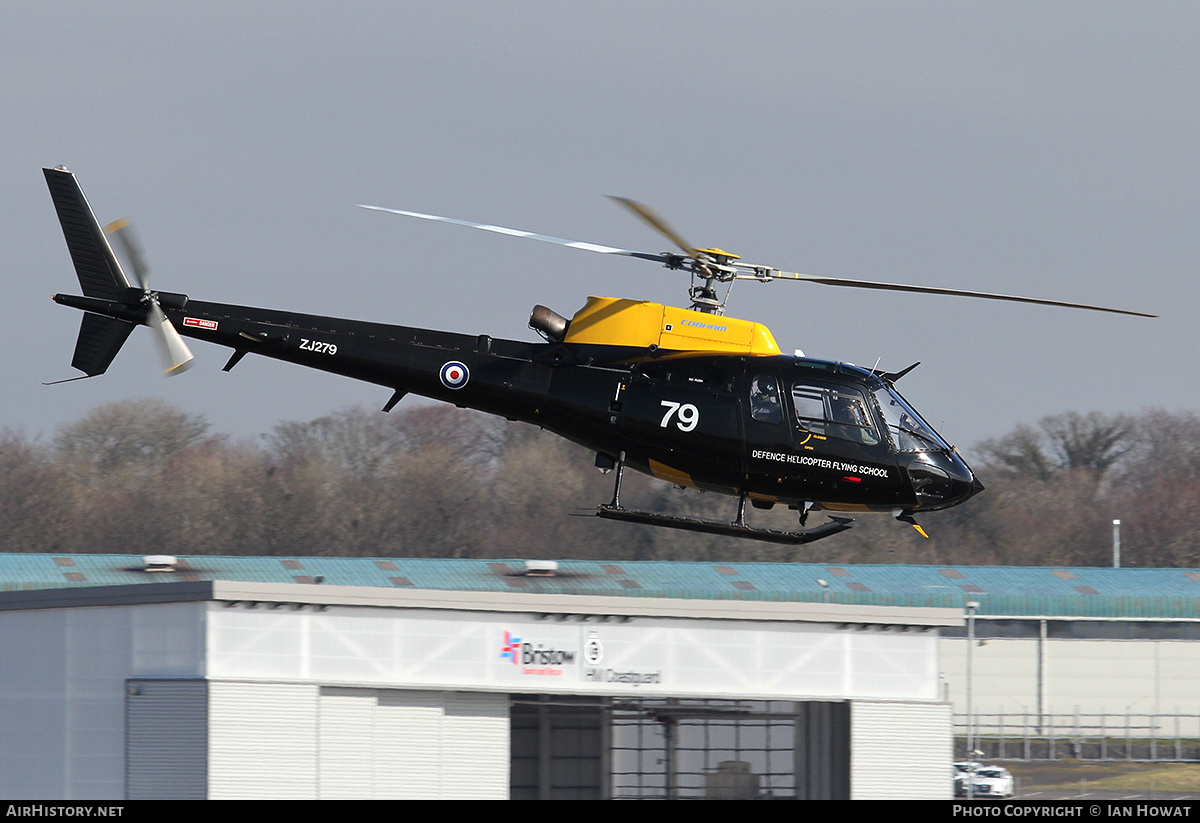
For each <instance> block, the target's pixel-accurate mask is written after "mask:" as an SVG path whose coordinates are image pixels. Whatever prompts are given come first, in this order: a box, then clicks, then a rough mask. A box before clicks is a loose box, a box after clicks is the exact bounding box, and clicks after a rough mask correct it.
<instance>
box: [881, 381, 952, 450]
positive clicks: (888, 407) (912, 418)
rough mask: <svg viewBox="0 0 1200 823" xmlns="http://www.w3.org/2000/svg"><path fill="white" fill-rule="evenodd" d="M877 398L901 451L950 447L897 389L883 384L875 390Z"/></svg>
mask: <svg viewBox="0 0 1200 823" xmlns="http://www.w3.org/2000/svg"><path fill="white" fill-rule="evenodd" d="M875 399H876V400H877V401H878V402H879V408H880V410H881V411H882V412H883V419H884V421H885V422H886V423H887V429H888V433H889V434H890V435H891V436H892V440H893V441H894V442H895V444H896V448H897V449H898V450H899V451H902V452H920V451H931V450H933V449H949V448H950V444H948V443H947V442H946V441H945V440H943V439H942V438H941V437H939V436H938V433H937V432H935V431H934V430H933V428H932V427H930V425H929V424H928V423H926V422H925V421H924V420H922V419H921V415H919V414H917V412H916V411H915V410H914V409H913V407H912V406H910V405H908V403H907V402H905V400H904V398H903V397H901V396H900V395H899V394H897V393H896V390H895V389H892V388H891V387H889V386H881V387H880V388H878V389H876V390H875Z"/></svg>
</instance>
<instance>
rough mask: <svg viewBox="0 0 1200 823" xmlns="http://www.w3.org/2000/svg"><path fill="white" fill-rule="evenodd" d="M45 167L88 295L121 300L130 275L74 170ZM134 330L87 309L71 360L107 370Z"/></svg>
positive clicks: (92, 372)
mask: <svg viewBox="0 0 1200 823" xmlns="http://www.w3.org/2000/svg"><path fill="white" fill-rule="evenodd" d="M42 171H43V172H45V174H46V185H48V186H49V187H50V197H51V198H52V199H53V200H54V208H55V210H56V211H57V212H58V221H59V222H60V223H61V224H62V229H63V235H64V236H65V237H66V239H67V249H68V251H70V253H71V262H72V263H74V264H75V273H76V275H78V277H79V285H80V287H81V288H82V289H83V293H84V295H85V296H86V297H95V298H98V299H101V300H119V299H120V298H121V296H122V293H123V292H126V290H127V289H129V288H131V286H130V283H129V278H128V277H126V276H125V272H124V271H122V269H121V264H120V263H118V262H117V257H116V255H115V254H113V250H112V246H110V245H109V243H108V238H107V237H105V235H104V230H103V229H102V228H100V223H99V221H97V220H96V215H95V214H94V213H93V212H92V207H91V206H89V205H88V201H87V198H86V197H84V196H83V189H81V188H80V187H79V182H78V181H77V180H76V179H75V175H73V174H71V172H69V171H67V170H66V169H65V168H62V167H61V166H60V167H59V168H57V169H42ZM132 331H133V324H132V323H129V322H127V321H125V320H120V319H117V318H115V317H104V316H102V315H99V314H85V315H84V316H83V324H82V325H81V326H80V327H79V339H78V340H76V342H75V356H74V357H73V358H72V360H71V365H72V366H74V367H75V368H77V369H79V370H80V371H82V372H83V373H84V374H85V375H87V376H88V377H95V376H96V375H98V374H104V372H105V370H106V369H108V366H109V364H110V363H112V361H113V358H114V357H116V356H117V352H118V351H120V349H121V346H122V345H123V344H124V343H125V340H126V339H127V338H128V337H129V333H130V332H132Z"/></svg>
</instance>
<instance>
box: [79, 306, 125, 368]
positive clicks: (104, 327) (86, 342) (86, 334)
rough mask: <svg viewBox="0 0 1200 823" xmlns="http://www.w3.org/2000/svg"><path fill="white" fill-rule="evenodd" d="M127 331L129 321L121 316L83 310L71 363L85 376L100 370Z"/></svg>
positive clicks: (115, 354) (113, 354)
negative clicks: (103, 315)
mask: <svg viewBox="0 0 1200 823" xmlns="http://www.w3.org/2000/svg"><path fill="white" fill-rule="evenodd" d="M131 331H133V324H132V323H127V322H126V321H124V320H118V319H117V318H115V317H102V316H101V315H98V314H85V315H84V316H83V324H82V325H81V326H80V327H79V339H78V340H76V341H75V356H74V357H73V358H71V365H72V366H74V367H75V368H77V369H79V370H80V371H81V372H83V373H84V374H86V375H87V376H88V377H95V376H96V375H98V374H104V372H105V371H106V370H107V369H108V367H109V364H111V363H112V361H113V358H114V357H116V356H117V352H118V351H120V350H121V346H122V345H123V344H124V343H125V340H126V339H128V337H129V333H130V332H131Z"/></svg>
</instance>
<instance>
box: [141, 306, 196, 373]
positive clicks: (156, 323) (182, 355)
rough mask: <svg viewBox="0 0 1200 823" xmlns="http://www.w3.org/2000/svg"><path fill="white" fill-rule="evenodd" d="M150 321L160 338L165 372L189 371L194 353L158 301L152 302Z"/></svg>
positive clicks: (160, 350) (159, 342) (155, 333)
mask: <svg viewBox="0 0 1200 823" xmlns="http://www.w3.org/2000/svg"><path fill="white" fill-rule="evenodd" d="M148 323H149V325H150V328H152V329H153V330H154V336H155V337H156V338H157V339H158V351H159V356H160V358H161V360H162V363H163V374H165V375H166V376H168V377H170V376H171V375H175V374H181V373H183V372H185V371H187V370H188V368H190V367H191V365H192V353H191V351H190V350H189V349H188V347H187V343H184V342H183V338H182V337H181V336H180V334H179V332H177V331H176V330H175V327H174V326H172V325H171V321H170V320H168V319H167V316H166V315H165V314H164V313H163V310H162V309H161V308H160V307H159V305H158V304H157V303H151V304H150V316H149V318H148Z"/></svg>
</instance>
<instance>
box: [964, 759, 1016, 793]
mask: <svg viewBox="0 0 1200 823" xmlns="http://www.w3.org/2000/svg"><path fill="white" fill-rule="evenodd" d="M970 780H971V793H972V794H973V795H974V796H975V797H1012V796H1013V776H1012V775H1011V774H1010V773H1009V771H1008V769H1005V768H1002V767H1000V766H980V767H979V768H977V769H975V773H974V774H972V775H971V776H970ZM963 783H964V786H963V788H964V794H965V788H966V786H965V784H966V781H965V780H964V781H963Z"/></svg>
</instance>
